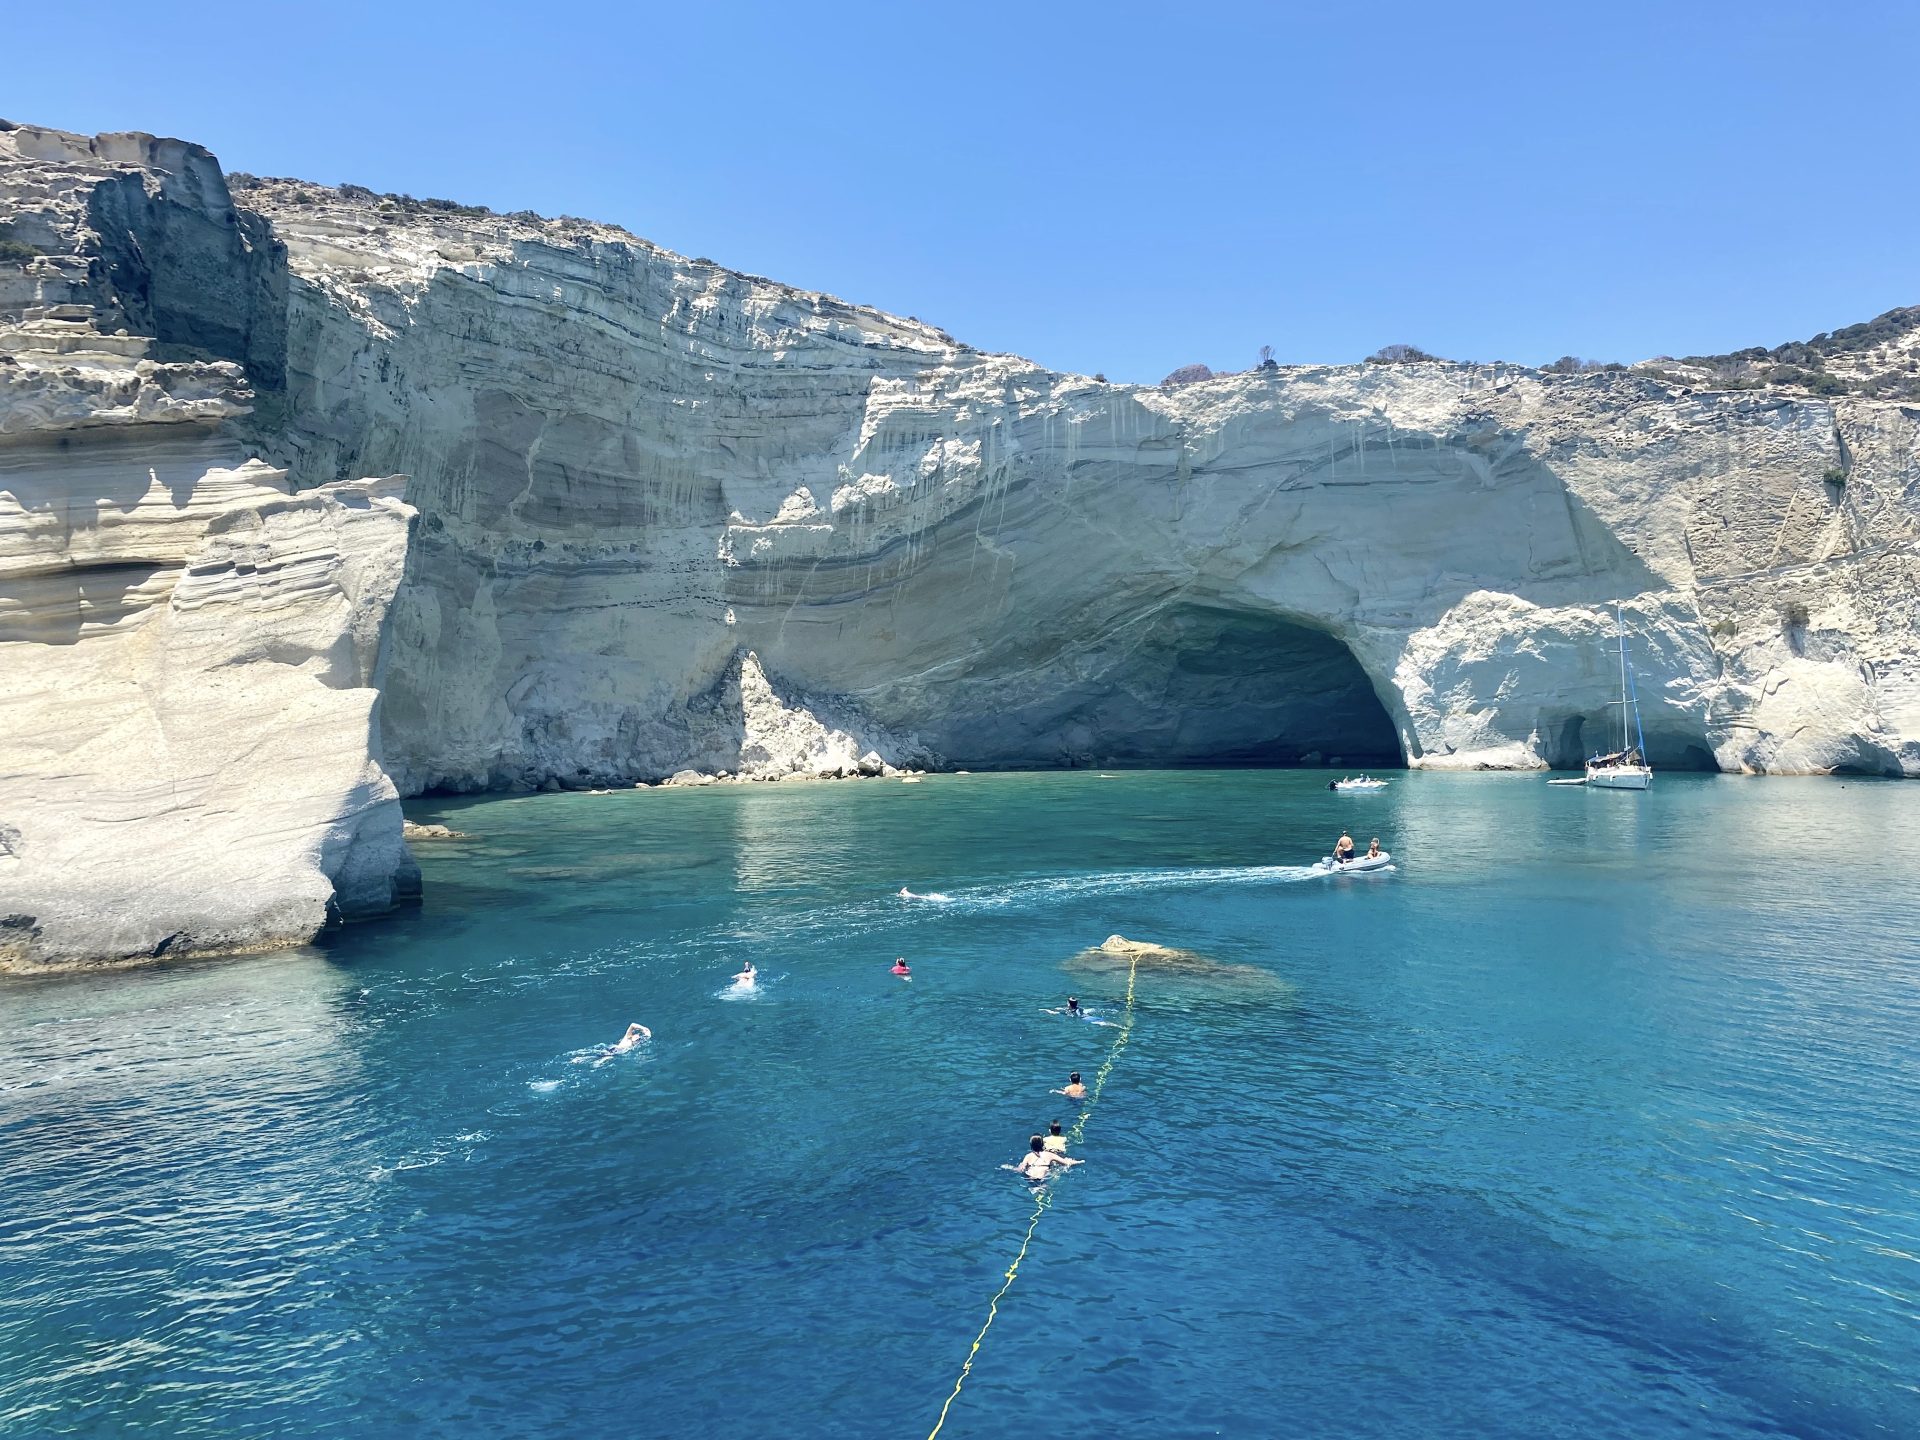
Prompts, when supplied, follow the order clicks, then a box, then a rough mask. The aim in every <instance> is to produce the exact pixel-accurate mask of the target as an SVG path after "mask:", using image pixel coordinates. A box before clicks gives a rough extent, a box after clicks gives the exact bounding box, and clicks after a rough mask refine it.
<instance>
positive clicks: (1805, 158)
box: [0, 0, 1920, 381]
mask: <svg viewBox="0 0 1920 1440" xmlns="http://www.w3.org/2000/svg"><path fill="white" fill-rule="evenodd" d="M6 30H7V35H6V42H5V48H6V50H7V52H8V54H7V62H6V64H5V66H4V67H3V68H4V73H3V74H0V115H5V116H6V117H7V118H10V119H14V120H29V121H34V122H36V123H40V124H48V125H55V126H59V127H62V128H65V129H70V130H83V131H98V130H118V129H140V130H153V131H157V132H159V133H162V134H174V135H180V136H183V137H185V138H188V139H192V140H197V141H199V142H201V143H202V144H205V145H207V146H209V147H210V148H211V149H212V150H213V151H214V152H215V153H216V154H218V155H219V156H220V158H221V159H222V161H224V162H225V164H226V165H227V166H228V168H230V169H238V170H251V171H254V172H256V173H260V174H269V175H298V176H302V177H304V178H307V179H311V180H320V181H327V182H337V181H343V180H351V181H355V182H358V183H360V184H363V185H369V186H372V187H373V188H375V189H377V190H396V191H404V192H408V193H410V194H414V195H419V196H428V195H432V196H443V197H447V198H451V199H457V200H461V201H464V202H467V203H478V204H486V205H491V206H493V207H494V208H495V209H500V210H514V209H521V208H527V209H533V210H537V211H540V212H542V213H545V214H560V213H570V214H576V215H587V216H591V217H593V218H595V219H599V220H607V221H612V222H615V223H618V224H621V225H624V226H626V227H627V228H629V229H631V230H633V231H635V232H636V233H638V234H640V235H644V236H646V237H647V238H648V239H651V240H654V241H657V242H658V243H660V244H663V245H666V246H669V247H670V248H672V249H675V250H679V251H682V252H684V253H686V254H689V255H706V256H711V257H712V258H714V259H716V260H719V261H721V262H722V263H723V264H727V265H731V266H734V267H736V268H738V269H742V270H750V271H754V272H756V273H759V274H763V275H771V276H774V277H775V278H777V279H780V280H784V281H788V282H790V283H792V284H796V285H803V286H808V287H812V288H817V289H822V290H828V291H831V292H833V293H834V294H837V295H840V296H843V297H845V298H847V299H849V300H857V301H861V302H864V303H868V304H873V305H879V306H882V307H884V308H886V309H889V310H894V311H898V312H901V313H904V314H913V315H918V316H920V317H921V318H923V319H926V320H930V321H933V322H935V323H937V324H940V325H943V326H945V327H946V328H948V329H949V330H951V331H953V333H954V334H955V335H957V336H959V337H960V338H961V339H963V340H967V341H969V342H971V343H973V344H976V345H980V346H983V347H986V348H989V349H995V350H1012V351H1017V352H1019V353H1021V354H1024V355H1029V356H1032V357H1033V358H1035V359H1037V360H1040V361H1042V362H1044V363H1046V364H1049V365H1053V366H1058V367H1061V368H1065V369H1074V370H1081V371H1088V372H1093V371H1104V372H1105V373H1106V374H1108V375H1109V376H1111V377H1112V378H1113V379H1116V380H1121V379H1125V380H1145V381H1152V380H1157V379H1159V378H1160V376H1161V375H1162V374H1164V373H1165V372H1166V371H1169V370H1171V369H1173V368H1174V367H1175V366H1177V365H1180V364H1183V363H1186V362H1188V361H1195V360H1201V361H1206V362H1208V363H1210V364H1212V365H1214V366H1215V367H1217V368H1241V367H1244V366H1246V365H1249V364H1251V363H1252V362H1253V360H1254V359H1255V352H1256V350H1257V349H1258V347H1259V346H1260V345H1261V344H1263V343H1270V344H1272V345H1273V346H1274V348H1275V350H1276V352H1277V353H1278V355H1279V356H1280V358H1281V359H1282V360H1283V361H1288V362H1295V361H1299V362H1308V361H1346V360H1355V359H1358V358H1359V357H1361V356H1363V355H1365V354H1366V353H1367V352H1368V351H1370V350H1373V349H1375V348H1376V347H1378V346H1380V345H1382V344H1385V343H1387V342H1390V341H1408V342H1412V343H1415V344H1419V345H1423V346H1425V347H1426V348H1428V349H1430V350H1433V351H1436V352H1438V353H1440V354H1443V355H1448V356H1456V357H1461V358H1467V359H1481V360H1490V359H1507V360H1519V361H1528V362H1540V361H1544V360H1548V359H1551V358H1553V357H1554V356H1557V355H1560V354H1563V353H1566V352H1569V351H1571V352H1574V353H1578V354H1581V355H1585V356H1590V357H1594V358H1598V359H1603V360H1614V359H1618V360H1635V359H1641V358H1644V357H1646V356H1649V355H1654V354H1660V353H1670V354H1685V353H1689V352H1709V351H1720V350H1727V349H1733V348H1738V347H1740V346H1743V345H1748V344H1776V343H1779V342H1780V341H1783V340H1789V339H1799V338H1804V337H1806V336H1808V335H1811V334H1814V333H1816V332H1818V331H1822V330H1827V329H1832V328H1835V327H1837V326H1841V325H1846V324H1850V323H1852V322H1854V321H1856V320H1864V319H1867V318H1869V317H1870V316H1873V315H1875V314H1878V313H1879V312H1880V311H1882V310H1886V309H1889V308H1891V307H1893V306H1895V305H1905V304H1914V303H1920V175H1917V174H1916V170H1917V169H1920V123H1917V120H1916V109H1915V106H1916V99H1915V93H1916V77H1920V4H1913V3H1906V0H1901V3H1893V0H1887V3H1880V4H1849V3H1832V4H1824V5H1814V4H1809V3H1800V4H1792V5H1786V4H1777V3H1772V0H1743V3H1725V4H1721V3H1696V0H1662V3H1639V0H1617V3H1611V4H1605V5H1560V4H1556V5H1544V4H1538V3H1532V0H1527V3H1522V0H1512V3H1508V4H1498V5H1496V4H1474V3H1467V0H1424V3H1417V4H1374V5H1367V4H1338V5H1336V4H1332V3H1325V4H1321V3H1315V4H1311V5H1309V4H1287V3H1280V0H1270V3H1266V4H1247V5H1238V4H1209V3H1199V4H1193V3H1188V4H1174V3H1165V0H1163V3H1160V4H1155V5H1151V6H1145V5H1134V4H1128V3H1111V0H1110V3H1101V4H1067V3H1045V0H1042V3H1032V0H1029V3H1021V4H1012V3H1008V4H998V3H988V0H972V3H946V4H921V3H915V0H891V3H876V4H859V5H855V4H845V5H829V4H819V5H814V4H807V3H802V0H789V3H780V4H765V5H759V4H735V3H705V0H701V3H692V0H689V3H683V4H677V5H673V6H660V5H654V4H648V3H630V4H625V5H622V4H612V3H610V4H604V5H601V4H579V3H568V4H560V3H548V4H544V5H543V4H536V3H529V0H518V3H514V4H510V5H501V4H494V3H491V0H467V3H461V4H458V5H455V4H444V3H420V4H409V3H406V0H390V3H387V4H380V5H368V4H360V3H340V4H327V5H322V4H312V5H293V4H285V5H282V4H277V3H270V0H255V3H251V4H244V5H241V4H195V3H182V4H160V3H143V4H140V5H137V6H136V5H129V4H122V3H118V0H110V3H106V4H98V3H96V4H89V5H85V6H78V7H76V6H72V5H49V4H39V5H33V4H21V5H18V6H15V7H11V9H10V13H9V15H8V18H7V21H6Z"/></svg>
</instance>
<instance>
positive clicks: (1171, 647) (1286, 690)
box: [960, 604, 1402, 767]
mask: <svg viewBox="0 0 1920 1440" xmlns="http://www.w3.org/2000/svg"><path fill="white" fill-rule="evenodd" d="M1060 669H1061V670H1062V671H1068V670H1070V671H1071V679H1070V680H1069V679H1065V678H1064V677H1063V680H1062V684H1061V688H1060V690H1059V691H1058V692H1057V693H1055V694H1053V695H1050V696H1048V697H1047V698H1046V699H1044V700H1037V701H1033V702H1029V703H1028V704H1026V705H1022V706H1017V707H1014V708H1012V709H1010V710H1007V711H1003V712H1001V713H999V714H998V715H995V716H992V717H981V718H979V719H976V721H975V722H974V724H973V725H972V726H969V727H968V728H969V729H970V730H971V731H972V736H973V738H975V739H977V740H982V741H985V742H986V743H985V745H984V746H982V747H980V748H981V749H982V750H983V751H984V753H977V754H975V755H973V756H971V757H970V759H971V760H972V761H973V762H974V763H985V764H999V765H1023V764H1041V765H1135V766H1142V765H1165V766H1180V765H1300V764H1307V765H1316V764H1322V763H1325V764H1330V765H1331V764H1339V765H1344V766H1349V767H1361V766H1388V765H1399V764H1401V763H1402V756H1401V750H1400V741H1399V737H1398V735H1397V733H1396V732H1395V729H1394V726H1393V722H1392V721H1391V720H1390V719H1389V718H1388V716H1387V712H1386V709H1385V708H1384V707H1383V706H1382V705H1381V703H1380V699H1379V697H1378V696H1377V695H1376V694H1375V692H1374V688H1373V684H1372V682H1371V681H1369V680H1368V678H1367V675H1366V672H1365V671H1364V670H1362V669H1361V668H1360V663H1359V661H1357V660H1356V659H1354V657H1353V653H1352V652H1351V651H1350V650H1348V649H1347V647H1346V646H1345V645H1344V644H1343V643H1341V642H1340V641H1339V640H1336V639H1335V638H1334V637H1333V636H1331V635H1328V634H1327V633H1325V632H1324V631H1321V630H1316V629H1312V628H1310V627H1308V626H1304V625H1300V624H1296V623H1294V622H1291V621H1288V620H1285V619H1282V618H1280V617H1278V616H1275V615H1268V614H1262V613H1259V612H1253V611H1246V610H1237V609H1227V608H1224V607H1215V606H1209V605H1204V604H1187V605H1180V606H1175V607H1170V608H1168V609H1165V610H1162V611H1160V612H1158V613H1157V614H1156V615H1154V616H1153V617H1152V618H1151V619H1150V620H1147V621H1146V622H1144V623H1143V624H1138V625H1133V626H1124V627H1121V628H1120V629H1118V630H1116V631H1115V632H1113V633H1112V634H1110V635H1108V636H1107V637H1105V638H1103V639H1102V640H1101V641H1100V642H1098V643H1097V644H1096V645H1095V646H1093V647H1091V648H1090V649H1076V651H1075V653H1074V654H1073V655H1072V657H1071V661H1070V663H1069V664H1064V665H1062V666H1061V667H1060ZM962 748H966V749H973V748H975V747H973V746H963V747H962ZM960 763H968V762H965V761H962V762H960Z"/></svg>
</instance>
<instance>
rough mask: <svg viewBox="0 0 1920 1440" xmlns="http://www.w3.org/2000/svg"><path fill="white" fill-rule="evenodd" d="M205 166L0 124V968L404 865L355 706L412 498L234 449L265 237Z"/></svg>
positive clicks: (408, 867)
mask: <svg viewBox="0 0 1920 1440" xmlns="http://www.w3.org/2000/svg"><path fill="white" fill-rule="evenodd" d="M225 196H226V191H225V186H224V183H223V182H222V181H221V178H220V172H219V168H218V166H216V165H215V164H214V163H213V161H212V159H211V157H210V156H207V155H206V153H205V152H204V151H200V150H198V149H196V148H194V147H191V146H182V145H179V144H178V143H177V142H168V141H154V140H152V139H151V138H150V137H143V136H142V137H128V136H117V137H116V136H105V137H101V138H100V139H99V140H98V141H92V142H89V141H85V140H81V139H78V138H77V137H73V136H65V135H61V134H59V133H58V132H48V131H34V130H31V129H26V128H16V129H13V130H8V131H4V132H0V225H4V226H5V227H6V230H5V233H6V234H8V235H10V236H12V237H15V245H16V246H19V247H24V248H27V249H29V250H30V251H31V252H32V253H31V254H30V255H29V256H27V257H24V258H22V257H20V256H18V255H14V256H11V257H9V258H6V259H0V969H18V970H46V969H52V968H63V967H70V966H74V965H81V964H88V963H100V962H113V961H120V960H131V959H142V958H151V957H155V956H162V955H167V956H175V955H189V954H204V953H212V952H226V951H235V950H247V949H258V948H263V947H270V946H276V945H285V944H289V943H294V942H298V941H302V940H306V939H308V938H311V937H312V936H313V935H314V934H315V933H317V932H318V931H319V930H320V929H321V928H322V927H323V926H324V925H326V924H327V923H328V922H329V921H330V920H334V919H344V918H353V917H356V916H361V915H369V914H374V913H378V912H380V911H383V910H385V909H387V908H388V907H390V906H391V905H392V904H393V903H395V901H396V900H399V899H404V898H406V897H407V896H408V895H409V894H410V893H417V888H418V870H417V868H416V867H415V866H414V865H413V862H412V859H411V857H410V856H409V855H408V854H407V851H406V848H405V846H404V844H403V843H402V841H401V836H400V825H401V816H400V807H399V802H398V793H397V791H396V790H395V789H394V786H393V783H392V781H391V780H390V779H389V778H388V777H387V775H386V773H385V771H384V770H383V769H382V768H381V767H380V765H379V763H378V760H377V758H376V756H377V744H376V736H375V706H376V701H377V698H378V694H379V683H380V679H381V671H382V663H383V657H382V653H381V640H382V637H383V634H384V630H385V623H386V617H387V614H388V610H389V608H390V606H391V603H392V598H393V595H394V592H395V591H396V589H397V588H398V586H399V584H400V580H401V576H402V573H403V571H404V567H405V558H406V547H407V537H408V531H409V528H410V525H411V521H412V516H413V512H412V510H411V509H410V508H409V507H407V506H406V505H405V504H404V503H403V502H402V500H401V499H400V498H399V494H398V491H399V485H398V483H397V482H391V481H373V480H361V481H341V482H335V483H330V484H327V485H324V486H321V487H318V488H316V489H313V490H310V491H307V492H303V493H300V494H295V493H293V489H292V486H291V485H290V484H289V482H288V480H287V475H286V472H285V471H284V470H279V469H274V468H272V467H269V466H267V465H265V464H263V463H261V462H259V461H258V460H251V459H248V458H247V451H246V446H245V444H244V442H243V441H242V439H241V438H240V436H239V435H238V434H237V432H235V431H234V430H233V428H232V422H234V421H236V420H238V419H240V418H241V417H243V416H246V415H248V414H249V412H250V411H251V409H252V407H253V405H254V402H255V399H256V391H255V389H254V388H253V376H254V375H255V374H256V373H259V374H271V372H272V367H271V364H270V363H269V364H266V365H265V366H264V368H263V367H262V364H261V362H260V360H259V356H258V355H257V353H256V350H255V346H256V342H259V341H261V338H262V337H263V336H265V335H267V334H268V333H269V331H270V330H271V316H269V319H268V323H267V324H266V325H264V326H259V327H256V326H255V325H254V323H253V320H252V319H251V318H250V317H249V314H248V313H247V307H248V306H249V305H251V304H252V303H253V301H254V300H255V299H256V298H258V297H261V296H265V297H268V298H269V299H270V298H271V296H272V295H273V294H274V293H275V284H274V282H273V280H272V277H271V275H268V274H266V273H265V272H266V271H267V270H271V268H272V256H273V254H274V253H275V252H274V251H273V247H272V246H271V245H270V244H269V243H265V242H264V241H263V240H262V239H261V237H263V236H264V234H265V224H264V222H263V221H261V220H259V219H258V218H257V217H240V216H237V215H236V214H235V213H234V212H233V211H232V209H231V206H230V205H227V204H226V202H225ZM249 236H252V237H253V238H252V239H249V238H248V237H249ZM262 253H265V254H266V256H267V259H266V260H264V261H261V262H260V265H259V266H256V257H257V256H259V255H261V254H262ZM261 267H264V269H262V268H261ZM256 272H257V273H256ZM279 274H280V276H281V280H282V282H283V281H284V275H285V271H284V266H283V265H282V266H281V269H280V271H279ZM279 293H281V294H282V295H283V294H284V284H283V283H282V284H281V285H280V289H279ZM163 336H164V337H169V338H162V337H163Z"/></svg>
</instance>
